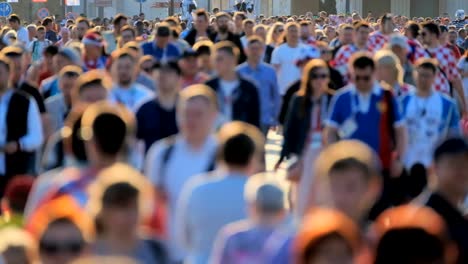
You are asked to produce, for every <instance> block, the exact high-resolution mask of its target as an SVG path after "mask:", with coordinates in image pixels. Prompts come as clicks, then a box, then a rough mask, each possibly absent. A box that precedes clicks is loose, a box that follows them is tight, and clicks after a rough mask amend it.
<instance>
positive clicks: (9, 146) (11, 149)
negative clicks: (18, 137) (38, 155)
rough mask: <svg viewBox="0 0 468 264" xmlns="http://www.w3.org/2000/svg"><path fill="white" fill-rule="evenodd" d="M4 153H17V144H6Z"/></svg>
mask: <svg viewBox="0 0 468 264" xmlns="http://www.w3.org/2000/svg"><path fill="white" fill-rule="evenodd" d="M4 149H5V153H6V154H14V153H16V152H18V143H17V142H8V143H7V144H6V145H5V148H4Z"/></svg>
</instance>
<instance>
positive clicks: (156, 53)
mask: <svg viewBox="0 0 468 264" xmlns="http://www.w3.org/2000/svg"><path fill="white" fill-rule="evenodd" d="M141 49H142V50H143V54H144V55H151V56H153V57H154V58H155V59H156V60H158V61H161V60H162V59H165V60H166V61H169V60H177V59H178V58H179V57H180V51H179V49H178V48H177V46H176V45H174V44H172V43H168V44H167V46H166V48H164V49H161V48H160V47H158V46H156V43H155V42H146V43H144V44H143V45H141Z"/></svg>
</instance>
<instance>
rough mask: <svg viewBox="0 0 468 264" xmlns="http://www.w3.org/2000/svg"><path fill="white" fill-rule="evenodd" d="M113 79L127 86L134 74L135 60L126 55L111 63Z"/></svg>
mask: <svg viewBox="0 0 468 264" xmlns="http://www.w3.org/2000/svg"><path fill="white" fill-rule="evenodd" d="M113 68H114V78H115V79H114V80H118V83H119V84H120V85H121V86H129V85H131V84H132V82H133V78H134V76H135V62H134V61H133V59H131V58H129V57H128V56H126V57H123V58H120V59H118V60H117V61H116V62H115V64H114V65H113Z"/></svg>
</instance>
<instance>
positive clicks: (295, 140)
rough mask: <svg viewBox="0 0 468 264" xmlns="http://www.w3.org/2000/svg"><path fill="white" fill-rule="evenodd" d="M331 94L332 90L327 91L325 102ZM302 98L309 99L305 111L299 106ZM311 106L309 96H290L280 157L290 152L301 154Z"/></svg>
mask: <svg viewBox="0 0 468 264" xmlns="http://www.w3.org/2000/svg"><path fill="white" fill-rule="evenodd" d="M332 94H333V92H332V91H329V93H328V95H327V99H328V100H327V103H329V102H330V101H331V97H332ZM304 100H309V102H308V107H307V108H306V109H305V110H306V111H305V112H302V111H301V108H302V105H303V104H304ZM312 107H313V102H312V101H311V100H310V99H309V98H305V97H304V96H299V95H297V94H295V95H293V97H292V98H291V101H290V103H289V109H288V113H287V115H286V120H285V124H284V133H283V136H284V140H283V148H282V150H281V158H280V159H283V158H285V157H289V156H290V155H291V154H296V155H298V156H301V155H302V152H303V150H304V146H305V144H306V140H307V135H308V134H309V130H310V122H311V110H312ZM327 109H328V107H327ZM324 121H325V120H322V123H323V122H324Z"/></svg>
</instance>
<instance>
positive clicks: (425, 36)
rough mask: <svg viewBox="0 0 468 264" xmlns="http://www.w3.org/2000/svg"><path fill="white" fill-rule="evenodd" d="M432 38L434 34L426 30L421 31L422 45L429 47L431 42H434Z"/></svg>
mask: <svg viewBox="0 0 468 264" xmlns="http://www.w3.org/2000/svg"><path fill="white" fill-rule="evenodd" d="M434 36H435V34H432V33H431V32H429V30H427V29H426V28H423V29H422V32H421V38H422V42H423V44H426V45H431V44H432V42H433V41H434Z"/></svg>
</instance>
